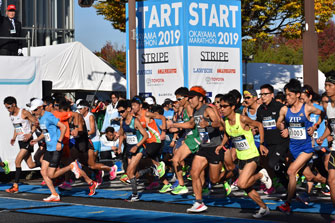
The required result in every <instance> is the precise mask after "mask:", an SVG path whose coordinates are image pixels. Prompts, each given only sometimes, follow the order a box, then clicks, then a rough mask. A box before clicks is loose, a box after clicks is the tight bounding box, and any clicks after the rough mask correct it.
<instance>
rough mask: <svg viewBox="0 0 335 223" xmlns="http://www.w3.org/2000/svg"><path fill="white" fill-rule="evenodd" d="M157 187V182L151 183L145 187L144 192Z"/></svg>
mask: <svg viewBox="0 0 335 223" xmlns="http://www.w3.org/2000/svg"><path fill="white" fill-rule="evenodd" d="M158 187H159V183H158V182H151V183H150V185H149V186H147V187H146V188H145V189H146V190H154V189H157V188H158Z"/></svg>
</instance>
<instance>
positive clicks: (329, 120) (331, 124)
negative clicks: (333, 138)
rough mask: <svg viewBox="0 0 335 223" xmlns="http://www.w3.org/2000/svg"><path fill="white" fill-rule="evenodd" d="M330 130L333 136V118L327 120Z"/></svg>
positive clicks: (334, 125) (334, 129) (334, 120)
mask: <svg viewBox="0 0 335 223" xmlns="http://www.w3.org/2000/svg"><path fill="white" fill-rule="evenodd" d="M328 122H329V125H330V128H331V134H332V135H334V133H335V118H330V119H328Z"/></svg>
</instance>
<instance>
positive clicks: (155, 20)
mask: <svg viewBox="0 0 335 223" xmlns="http://www.w3.org/2000/svg"><path fill="white" fill-rule="evenodd" d="M136 17H137V20H136V24H137V29H136V31H137V33H136V37H137V80H138V93H139V94H140V95H144V96H150V95H153V96H155V97H156V99H157V102H158V103H162V102H163V101H164V99H165V98H171V99H173V98H174V91H175V90H176V89H177V88H179V87H182V86H185V87H188V88H190V87H192V86H194V85H201V86H203V87H204V89H205V90H206V91H207V96H209V97H214V96H215V95H216V94H218V93H227V92H228V91H230V90H232V89H237V90H241V83H242V81H241V80H242V79H241V78H242V75H241V62H242V56H241V3H240V1H236V0H227V1H222V0H198V1H191V0H171V1H168V2H167V1H144V2H137V13H136ZM127 18H128V11H127ZM127 21H128V19H127ZM127 31H128V23H127ZM128 43H129V39H128V34H127V61H128V55H129V44H128ZM128 64H129V63H128ZM128 66H129V65H128ZM128 68H129V67H128ZM128 70H129V69H127V80H129V73H128ZM129 95H130V94H129V83H128V87H127V96H128V98H129Z"/></svg>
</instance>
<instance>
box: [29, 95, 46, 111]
mask: <svg viewBox="0 0 335 223" xmlns="http://www.w3.org/2000/svg"><path fill="white" fill-rule="evenodd" d="M43 104H44V103H43V101H42V100H41V99H38V98H36V99H34V100H33V101H32V102H31V103H30V111H34V110H35V109H36V108H38V107H40V106H42V105H43Z"/></svg>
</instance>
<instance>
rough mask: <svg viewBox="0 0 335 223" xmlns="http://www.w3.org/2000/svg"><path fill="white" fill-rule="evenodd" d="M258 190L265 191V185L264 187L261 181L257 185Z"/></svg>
mask: <svg viewBox="0 0 335 223" xmlns="http://www.w3.org/2000/svg"><path fill="white" fill-rule="evenodd" d="M259 190H260V191H263V192H264V191H266V187H265V184H263V183H261V184H260V185H259Z"/></svg>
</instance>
